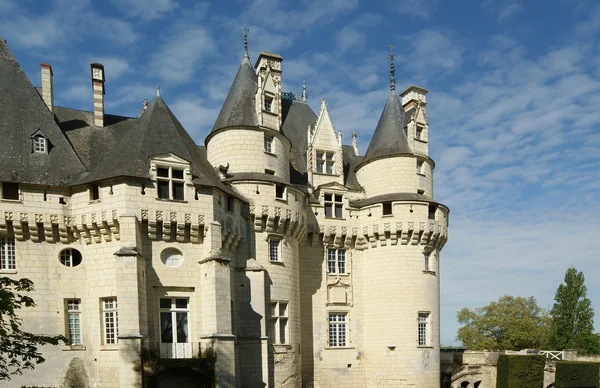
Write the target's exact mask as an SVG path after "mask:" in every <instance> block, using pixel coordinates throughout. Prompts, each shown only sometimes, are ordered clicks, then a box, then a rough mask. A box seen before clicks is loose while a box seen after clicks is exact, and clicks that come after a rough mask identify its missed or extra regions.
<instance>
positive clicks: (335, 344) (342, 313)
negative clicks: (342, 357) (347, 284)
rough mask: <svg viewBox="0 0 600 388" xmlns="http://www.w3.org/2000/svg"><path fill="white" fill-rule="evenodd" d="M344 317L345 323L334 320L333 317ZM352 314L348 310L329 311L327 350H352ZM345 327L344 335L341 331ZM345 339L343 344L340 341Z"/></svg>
mask: <svg viewBox="0 0 600 388" xmlns="http://www.w3.org/2000/svg"><path fill="white" fill-rule="evenodd" d="M334 316H335V317H338V318H339V317H343V318H344V320H343V321H339V320H333V321H332V317H334ZM349 325H350V313H349V311H347V310H329V311H327V336H326V338H327V346H326V347H327V348H330V349H344V348H350V347H351V346H350V327H349ZM340 327H343V333H342V332H341V331H340V330H339V328H340ZM341 339H343V343H340V342H342V341H340V340H341Z"/></svg>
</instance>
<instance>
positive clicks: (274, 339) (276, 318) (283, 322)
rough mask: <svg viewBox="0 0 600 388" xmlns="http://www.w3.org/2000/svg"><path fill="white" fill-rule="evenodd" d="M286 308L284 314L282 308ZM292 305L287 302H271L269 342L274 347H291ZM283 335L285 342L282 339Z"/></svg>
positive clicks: (275, 300) (274, 300)
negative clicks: (290, 321) (290, 318)
mask: <svg viewBox="0 0 600 388" xmlns="http://www.w3.org/2000/svg"><path fill="white" fill-rule="evenodd" d="M282 306H283V307H284V310H283V312H282V310H281V307H282ZM289 317H290V303H289V301H287V300H277V299H272V300H270V301H269V333H268V334H269V335H268V337H269V342H270V343H271V344H272V345H290V329H289ZM282 333H283V340H282V339H281V337H282Z"/></svg>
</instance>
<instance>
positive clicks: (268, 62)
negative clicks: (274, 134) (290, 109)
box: [254, 51, 283, 128]
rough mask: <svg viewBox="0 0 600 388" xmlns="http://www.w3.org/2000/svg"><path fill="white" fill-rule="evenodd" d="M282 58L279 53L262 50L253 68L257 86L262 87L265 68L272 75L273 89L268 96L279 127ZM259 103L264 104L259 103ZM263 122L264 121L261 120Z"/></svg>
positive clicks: (280, 120)
mask: <svg viewBox="0 0 600 388" xmlns="http://www.w3.org/2000/svg"><path fill="white" fill-rule="evenodd" d="M282 61H283V58H282V57H281V55H279V54H273V53H268V52H265V51H262V52H261V53H260V54H258V58H257V59H256V63H255V64H254V68H255V69H256V72H257V75H258V79H259V81H258V82H259V88H264V87H265V84H264V80H265V76H266V73H267V68H268V69H270V71H271V75H272V76H273V83H274V84H275V90H272V91H271V92H273V94H274V95H273V96H270V97H269V98H271V97H272V98H273V100H274V101H273V103H272V107H273V108H272V109H273V111H272V113H275V114H277V116H278V122H279V125H278V127H279V128H281V123H282V117H283V116H282V109H281V62H282ZM261 105H264V104H263V103H261ZM263 123H264V122H263Z"/></svg>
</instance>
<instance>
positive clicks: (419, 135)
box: [415, 125, 423, 140]
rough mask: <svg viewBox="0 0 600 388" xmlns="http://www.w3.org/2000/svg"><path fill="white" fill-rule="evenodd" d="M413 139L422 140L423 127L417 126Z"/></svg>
mask: <svg viewBox="0 0 600 388" xmlns="http://www.w3.org/2000/svg"><path fill="white" fill-rule="evenodd" d="M415 139H418V140H423V126H422V125H417V130H416V132H415Z"/></svg>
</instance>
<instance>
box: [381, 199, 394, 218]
mask: <svg viewBox="0 0 600 388" xmlns="http://www.w3.org/2000/svg"><path fill="white" fill-rule="evenodd" d="M382 205H383V215H384V216H391V215H392V203H391V202H384V203H383V204H382Z"/></svg>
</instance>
